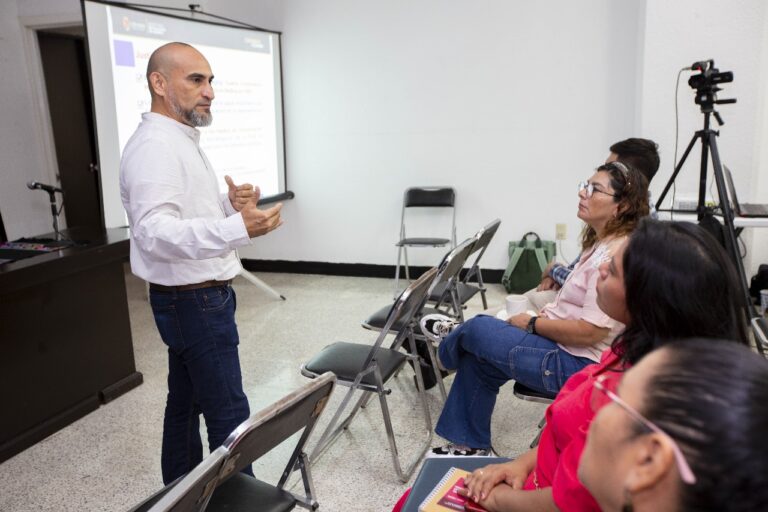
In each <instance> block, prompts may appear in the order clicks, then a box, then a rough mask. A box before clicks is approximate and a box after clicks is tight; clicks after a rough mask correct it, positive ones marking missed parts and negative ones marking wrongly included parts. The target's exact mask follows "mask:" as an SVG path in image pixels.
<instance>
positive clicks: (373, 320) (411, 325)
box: [362, 237, 476, 400]
mask: <svg viewBox="0 0 768 512" xmlns="http://www.w3.org/2000/svg"><path fill="white" fill-rule="evenodd" d="M475 242H476V240H475V238H474V237H473V238H468V239H467V240H465V241H464V242H462V243H461V244H459V245H458V246H457V247H455V248H454V249H451V250H450V251H449V252H448V254H446V255H445V256H444V257H443V261H441V262H440V265H439V266H438V267H437V273H436V274H435V277H434V280H433V281H432V283H430V284H429V290H430V292H431V291H432V290H434V289H435V288H436V287H443V288H444V289H446V290H448V292H447V293H448V295H449V296H450V301H451V303H452V304H454V307H458V306H455V304H457V302H458V297H457V296H456V288H455V287H454V286H453V285H452V283H453V282H454V281H457V280H458V279H459V273H460V272H461V269H462V268H463V267H464V263H465V262H466V261H467V258H468V257H469V255H470V254H471V253H472V249H473V247H474V245H475ZM425 302H426V300H425ZM390 309H391V306H384V307H383V308H381V309H379V310H378V311H376V312H375V313H374V314H372V315H371V316H369V317H368V318H367V319H365V320H364V321H363V324H362V325H363V327H364V328H366V329H368V330H371V331H379V332H385V333H389V334H395V335H396V336H399V335H400V334H401V333H402V332H403V331H407V336H408V337H409V339H410V338H412V341H413V344H414V345H417V343H416V340H420V341H421V342H422V345H421V346H423V347H426V349H427V354H428V356H427V355H426V354H425V358H426V357H430V362H431V363H432V364H431V367H432V371H433V373H434V375H435V378H436V379H437V384H438V386H439V388H440V394H441V395H442V397H443V400H445V398H446V396H447V394H446V391H445V386H444V384H443V379H442V377H441V376H440V369H439V368H438V367H437V355H436V354H435V351H434V347H433V346H432V343H431V342H430V341H429V340H427V339H426V338H424V336H422V335H421V334H420V331H419V329H418V322H419V319H420V318H421V317H422V316H424V315H425V314H431V313H440V314H446V312H445V311H442V310H439V309H435V308H426V307H424V306H423V305H422V307H421V308H419V310H418V311H417V312H416V314H415V315H414V316H412V317H411V318H410V319H408V320H407V321H405V320H404V319H400V320H398V321H397V322H393V323H390V324H387V319H388V317H389V311H390ZM459 309H461V308H460V307H459ZM387 325H388V326H387ZM385 327H386V328H385ZM395 339H396V340H397V339H398V338H397V337H396V338H395ZM393 345H394V342H393ZM417 350H418V347H417ZM413 353H414V354H416V353H417V352H413Z"/></svg>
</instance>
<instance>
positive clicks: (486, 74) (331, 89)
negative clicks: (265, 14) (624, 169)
mask: <svg viewBox="0 0 768 512" xmlns="http://www.w3.org/2000/svg"><path fill="white" fill-rule="evenodd" d="M556 5H557V8H553V6H552V3H540V2H539V3H533V2H526V3H523V2H514V3H512V2H506V1H482V2H473V3H471V4H469V3H467V2H459V1H444V0H432V1H422V2H409V1H407V0H398V1H391V2H377V3H374V2H358V1H353V0H336V1H333V0H330V1H324V2H314V1H311V0H296V1H290V2H285V3H284V4H283V6H284V11H283V27H282V28H283V30H284V41H283V49H284V53H283V57H284V71H285V80H284V87H285V103H286V130H287V150H288V162H287V165H288V183H289V188H290V189H292V190H294V191H295V192H296V200H295V201H292V202H289V203H287V204H286V208H285V215H284V216H285V220H286V224H285V226H284V227H283V228H281V230H280V231H278V232H275V233H274V234H273V235H270V237H268V238H267V239H265V240H258V241H257V242H256V243H255V244H254V247H253V248H249V249H246V250H242V251H241V256H243V257H250V258H265V259H287V260H313V261H338V262H364V263H379V264H392V263H393V262H394V256H395V249H394V246H393V244H394V242H395V240H396V237H397V232H398V227H399V215H400V205H401V201H402V193H403V190H404V189H405V188H406V187H408V186H414V185H431V184H438V185H452V186H454V187H455V188H456V189H457V195H458V212H459V214H458V220H457V223H458V231H459V238H463V237H466V236H469V235H470V234H472V233H473V232H474V231H476V230H477V229H478V228H480V227H481V226H482V225H483V224H485V223H486V222H488V221H490V220H492V219H493V218H495V217H501V218H502V220H503V223H502V226H501V230H500V232H499V234H498V236H497V240H496V242H495V243H494V245H492V246H491V249H490V251H489V253H487V255H486V265H488V266H489V267H492V268H502V267H504V266H505V265H506V247H505V242H506V241H507V240H510V239H515V238H519V237H520V236H521V235H522V234H523V233H524V232H525V231H528V230H536V231H538V232H539V233H540V234H542V235H543V236H546V237H548V238H552V237H553V236H554V227H555V223H556V222H567V223H568V226H569V233H570V235H571V239H572V240H575V238H576V235H577V234H578V230H579V228H580V225H579V222H578V221H577V219H576V216H575V214H576V202H577V196H576V183H577V182H578V181H579V180H581V179H583V178H586V177H588V176H589V175H590V174H591V172H592V169H593V168H594V167H595V166H596V165H597V164H599V163H600V162H601V161H602V159H604V158H605V156H606V155H607V153H608V146H609V145H610V143H612V142H614V141H615V140H618V139H619V138H622V137H626V136H629V135H630V134H632V133H634V129H633V128H634V105H635V87H634V84H635V83H636V77H635V74H634V72H633V69H634V68H632V66H627V67H628V68H629V69H626V70H623V71H621V72H619V68H621V65H620V63H623V62H634V61H635V53H636V49H637V37H636V33H635V26H636V25H637V21H638V19H639V18H640V17H639V16H638V15H637V11H638V8H637V7H636V5H637V4H635V3H631V2H613V1H594V0H593V1H589V2H578V3H575V2H566V1H561V2H557V3H556ZM611 27H615V28H613V29H612V28H611ZM436 251H437V252H435V251H431V252H430V251H428V250H426V251H421V252H419V251H414V253H412V254H413V259H414V260H415V261H416V263H420V264H431V263H434V262H435V261H436V259H437V258H438V257H439V254H440V253H441V250H439V249H438V250H436ZM568 252H569V253H570V254H569V256H571V257H573V256H574V255H575V254H576V249H575V245H574V244H570V247H569V251H568ZM419 256H420V257H419Z"/></svg>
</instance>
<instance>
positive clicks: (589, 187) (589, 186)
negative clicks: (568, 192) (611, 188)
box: [579, 181, 619, 199]
mask: <svg viewBox="0 0 768 512" xmlns="http://www.w3.org/2000/svg"><path fill="white" fill-rule="evenodd" d="M582 190H583V191H584V193H585V195H586V196H587V199H589V198H590V197H592V194H594V193H595V192H600V193H601V194H605V195H607V196H611V197H619V196H618V194H611V193H610V192H606V191H605V190H600V189H599V188H596V187H595V184H594V183H590V182H588V181H581V182H579V192H581V191H582Z"/></svg>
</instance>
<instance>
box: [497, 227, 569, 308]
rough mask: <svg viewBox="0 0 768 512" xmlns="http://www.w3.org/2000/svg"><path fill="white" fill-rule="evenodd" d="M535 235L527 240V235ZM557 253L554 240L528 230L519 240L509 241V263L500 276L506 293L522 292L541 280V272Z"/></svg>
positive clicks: (533, 286)
mask: <svg viewBox="0 0 768 512" xmlns="http://www.w3.org/2000/svg"><path fill="white" fill-rule="evenodd" d="M529 236H533V237H536V238H535V240H529V239H528V237H529ZM556 254H557V249H556V246H555V242H553V241H551V240H542V239H541V238H540V237H539V235H537V234H536V233H534V232H533V231H530V232H528V233H526V234H525V235H523V238H521V239H520V241H519V242H509V265H507V270H505V271H504V275H503V276H502V277H501V284H503V285H504V288H505V289H506V290H507V292H508V293H524V292H527V291H528V290H530V289H531V288H535V287H536V286H537V285H538V284H539V283H540V282H541V274H542V272H544V269H545V268H546V267H547V263H548V262H550V261H552V260H553V259H554V258H555V255H556Z"/></svg>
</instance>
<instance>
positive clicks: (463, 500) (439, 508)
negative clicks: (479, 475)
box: [419, 467, 485, 512]
mask: <svg viewBox="0 0 768 512" xmlns="http://www.w3.org/2000/svg"><path fill="white" fill-rule="evenodd" d="M469 473H470V471H466V470H464V469H459V468H456V467H453V468H451V469H449V470H448V472H447V473H446V474H445V476H444V477H443V478H442V479H441V480H440V482H439V483H438V484H437V485H436V486H435V488H434V489H433V490H432V492H431V493H429V495H428V496H427V497H426V498H425V499H424V501H423V502H422V503H421V505H419V512H448V511H451V510H460V511H464V510H467V509H466V506H467V504H469V503H471V504H472V506H473V508H471V510H477V511H483V510H485V509H484V508H482V507H480V505H478V504H476V503H474V502H472V501H471V500H470V499H469V498H467V497H466V496H461V495H460V494H459V493H458V492H457V491H458V490H459V489H461V488H463V487H464V477H466V476H467V475H469Z"/></svg>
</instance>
